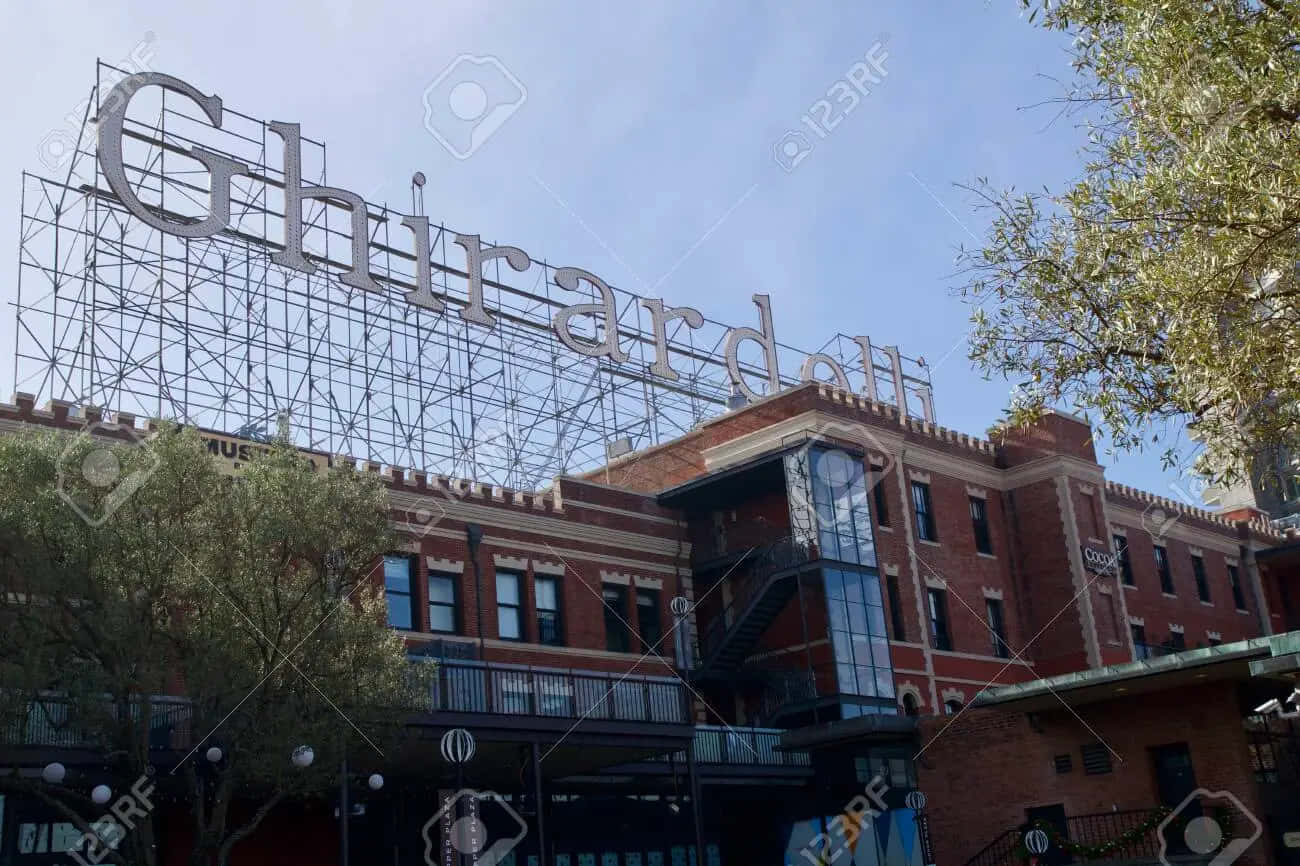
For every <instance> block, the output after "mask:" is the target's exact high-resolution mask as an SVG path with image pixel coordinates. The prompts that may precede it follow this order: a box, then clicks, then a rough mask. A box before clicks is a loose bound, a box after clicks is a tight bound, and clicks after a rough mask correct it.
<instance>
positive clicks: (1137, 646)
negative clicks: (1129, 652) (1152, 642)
mask: <svg viewBox="0 0 1300 866" xmlns="http://www.w3.org/2000/svg"><path fill="white" fill-rule="evenodd" d="M1128 630H1129V633H1130V634H1132V635H1133V655H1134V657H1135V658H1137V659H1138V660H1141V659H1149V658H1151V647H1149V646H1147V629H1146V626H1142V625H1136V624H1134V625H1130V626H1129V627H1128Z"/></svg>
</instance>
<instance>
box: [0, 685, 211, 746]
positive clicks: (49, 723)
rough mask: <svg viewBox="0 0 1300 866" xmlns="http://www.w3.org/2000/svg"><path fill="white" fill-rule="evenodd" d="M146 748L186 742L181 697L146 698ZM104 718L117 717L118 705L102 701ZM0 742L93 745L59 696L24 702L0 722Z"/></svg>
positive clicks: (135, 712)
mask: <svg viewBox="0 0 1300 866" xmlns="http://www.w3.org/2000/svg"><path fill="white" fill-rule="evenodd" d="M150 705H151V706H150V711H149V748H151V749H183V748H187V747H188V746H189V745H190V740H191V733H192V730H191V724H190V718H191V712H190V705H189V702H188V701H186V700H185V699H184V698H177V697H168V696H162V695H160V696H156V697H154V698H152V699H151V700H150ZM140 709H141V705H140V704H139V703H137V704H134V705H133V706H132V709H131V713H132V717H133V718H139V713H140ZM104 710H106V711H107V718H109V719H113V718H117V717H118V716H119V714H120V713H121V708H120V707H117V706H114V705H111V704H108V703H107V702H106V703H105V704H104ZM0 743H3V745H6V746H50V747H57V748H70V749H75V748H87V747H91V746H94V745H96V743H95V742H94V738H93V736H92V735H91V734H90V733H89V729H88V728H87V727H85V726H83V725H82V724H79V723H78V721H77V719H76V718H75V717H73V714H72V711H71V705H70V704H69V702H68V701H66V700H64V699H62V698H47V699H43V700H36V701H30V702H28V704H27V706H26V708H25V711H23V712H21V713H15V714H13V715H11V716H10V718H9V719H7V720H5V721H4V722H0Z"/></svg>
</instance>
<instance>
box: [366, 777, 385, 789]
mask: <svg viewBox="0 0 1300 866" xmlns="http://www.w3.org/2000/svg"><path fill="white" fill-rule="evenodd" d="M366 783H367V784H368V785H370V790H372V791H378V790H379V789H380V788H382V787H384V777H383V776H381V775H379V774H378V773H371V774H370V778H369V779H367V780H366Z"/></svg>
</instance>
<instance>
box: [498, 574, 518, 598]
mask: <svg viewBox="0 0 1300 866" xmlns="http://www.w3.org/2000/svg"><path fill="white" fill-rule="evenodd" d="M497 604H513V605H518V604H519V575H517V574H508V573H507V574H502V573H499V572H498V573H497Z"/></svg>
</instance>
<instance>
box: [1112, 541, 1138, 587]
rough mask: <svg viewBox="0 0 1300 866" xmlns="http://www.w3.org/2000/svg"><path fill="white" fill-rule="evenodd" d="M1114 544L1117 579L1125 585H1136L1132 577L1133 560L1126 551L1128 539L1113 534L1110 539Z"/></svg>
mask: <svg viewBox="0 0 1300 866" xmlns="http://www.w3.org/2000/svg"><path fill="white" fill-rule="evenodd" d="M1110 540H1111V541H1112V542H1113V543H1114V545H1115V556H1117V557H1118V558H1119V579H1120V580H1122V581H1123V582H1124V585H1125V586H1137V581H1135V580H1134V579H1133V560H1132V559H1131V558H1130V557H1129V553H1128V539H1127V538H1125V537H1124V536H1122V535H1113V536H1111V539H1110Z"/></svg>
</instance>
